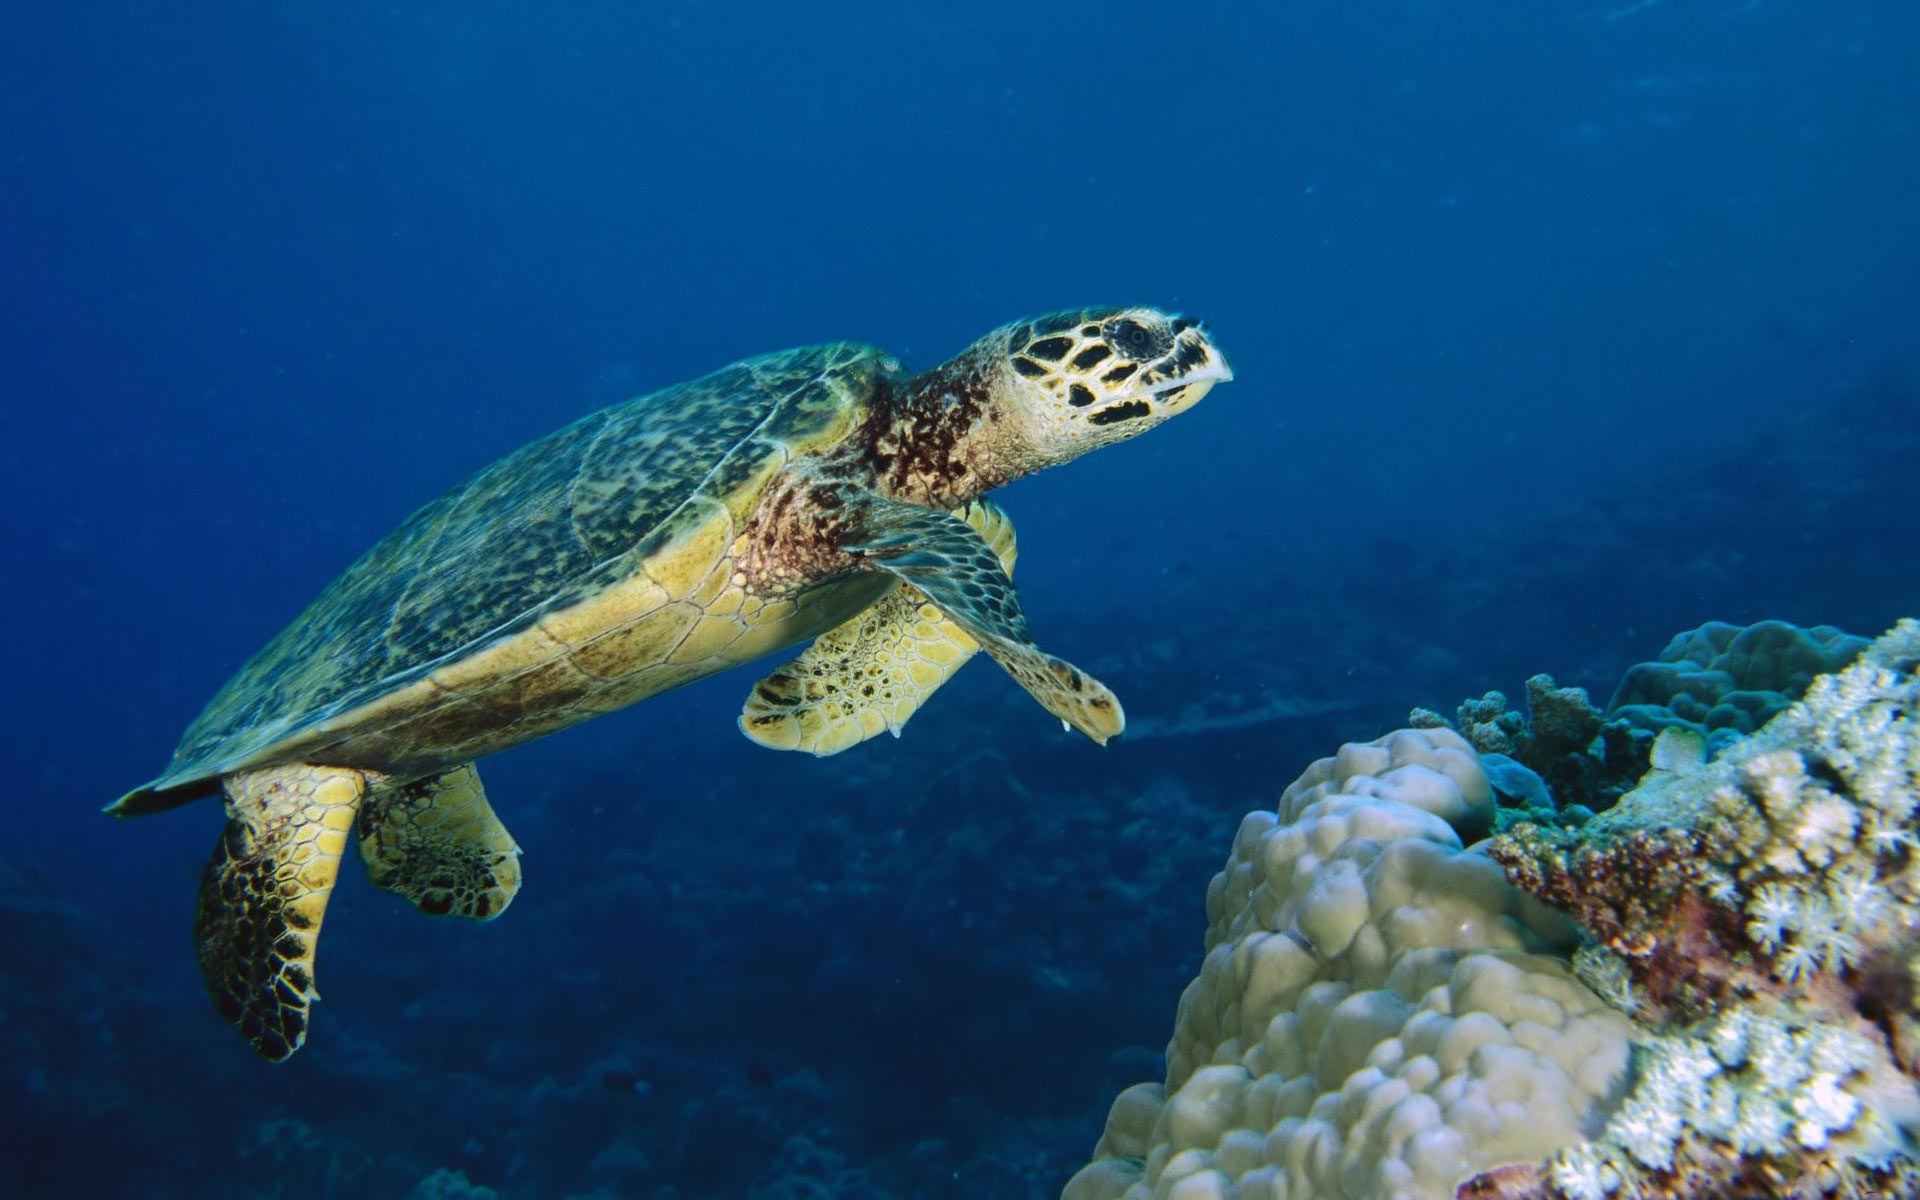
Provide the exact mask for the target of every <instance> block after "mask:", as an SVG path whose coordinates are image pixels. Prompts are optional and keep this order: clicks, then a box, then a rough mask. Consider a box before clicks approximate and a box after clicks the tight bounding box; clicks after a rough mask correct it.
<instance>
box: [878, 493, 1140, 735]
mask: <svg viewBox="0 0 1920 1200" xmlns="http://www.w3.org/2000/svg"><path fill="white" fill-rule="evenodd" d="M857 503H858V504H859V506H860V512H859V518H860V519H861V520H862V521H863V522H864V527H865V530H866V536H865V537H864V538H863V539H862V540H860V541H859V542H857V543H856V544H853V545H849V546H846V547H845V549H847V550H849V551H851V552H853V553H856V554H860V555H864V556H865V557H866V559H867V560H868V562H869V563H870V564H871V565H872V566H874V567H876V568H878V569H881V570H885V571H891V572H892V573H893V574H895V575H897V576H899V577H900V578H901V579H902V580H904V581H905V582H907V583H910V584H912V585H913V586H915V587H917V588H919V589H920V590H921V591H922V592H924V593H926V596H927V599H928V600H930V601H932V602H933V603H934V604H935V605H936V606H937V607H938V608H939V609H940V611H942V612H944V613H946V615H947V616H949V617H951V618H952V619H953V620H954V622H955V623H956V624H958V625H959V626H960V627H961V628H962V629H964V630H966V632H967V633H968V634H969V635H971V636H972V637H973V639H974V640H975V641H977V642H978V643H980V646H981V648H982V649H984V650H985V651H986V652H987V653H988V654H989V655H991V656H992V657H993V660H994V661H995V662H997V663H999V664H1000V666H1001V668H1002V669H1003V670H1005V671H1006V673H1007V674H1009V675H1011V676H1013V679H1014V682H1016V683H1018V684H1019V685H1020V686H1021V687H1023V688H1025V689H1027V692H1028V694H1030V695H1031V696H1032V697H1033V698H1034V699H1035V700H1038V701H1039V702H1040V707H1042V708H1044V709H1046V710H1047V711H1048V712H1050V713H1052V714H1053V715H1054V716H1056V717H1059V718H1060V720H1061V721H1063V722H1064V723H1065V724H1066V725H1067V726H1068V727H1069V728H1072V729H1078V730H1079V731H1080V732H1081V733H1084V734H1086V735H1087V736H1088V737H1090V738H1092V739H1093V740H1094V741H1096V742H1098V743H1100V744H1101V745H1103V746H1104V745H1106V744H1107V740H1108V739H1109V738H1112V737H1114V736H1116V735H1118V734H1119V733H1120V732H1121V731H1122V730H1123V729H1125V728H1126V723H1127V720H1126V715H1125V713H1124V712H1122V710H1121V708H1120V701H1119V700H1118V699H1117V698H1116V697H1115V696H1114V694H1113V693H1112V692H1111V691H1109V690H1108V689H1107V686H1106V685H1105V684H1103V683H1101V682H1100V681H1099V680H1097V679H1095V678H1094V677H1093V676H1091V675H1088V674H1087V673H1086V672H1084V671H1082V670H1080V669H1079V668H1078V667H1075V666H1074V665H1073V664H1071V663H1068V662H1064V661H1062V660H1061V659H1058V658H1055V657H1053V656H1052V655H1051V654H1048V653H1046V652H1045V651H1043V650H1041V649H1040V647H1038V646H1036V645H1035V644H1034V642H1033V634H1032V632H1031V631H1030V630H1029V629H1028V628H1027V618H1026V616H1025V615H1024V614H1022V613H1021V611H1020V597H1019V595H1018V593H1016V592H1015V591H1014V590H1013V582H1012V580H1010V579H1008V578H1007V575H1006V573H1005V572H1004V571H1002V570H1001V569H1000V560H999V559H998V558H997V557H996V556H995V554H994V551H993V548H992V547H990V546H989V545H988V544H987V542H986V540H985V539H983V538H982V537H981V536H980V534H979V533H978V532H977V531H976V530H975V529H974V528H973V527H972V526H971V525H969V524H968V523H967V522H966V521H963V520H961V519H960V518H959V517H955V516H952V515H950V514H948V513H944V512H939V511H937V510H935V509H930V508H921V507H920V506H918V505H914V504H902V503H900V502H898V501H894V500H886V499H883V498H881V497H878V496H872V495H868V496H866V497H864V498H863V499H861V500H860V501H858V502H857Z"/></svg>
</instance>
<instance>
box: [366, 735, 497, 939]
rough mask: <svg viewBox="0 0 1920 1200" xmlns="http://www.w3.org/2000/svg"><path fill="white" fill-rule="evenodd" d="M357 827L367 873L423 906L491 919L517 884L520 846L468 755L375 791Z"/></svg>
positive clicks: (441, 912)
mask: <svg viewBox="0 0 1920 1200" xmlns="http://www.w3.org/2000/svg"><path fill="white" fill-rule="evenodd" d="M359 828H360V859H361V861H362V862H364V863H366V864H367V876H368V878H370V879H372V880H373V882H374V885H375V886H376V887H383V888H386V889H387V890H388V891H390V892H396V893H398V894H400V895H402V896H405V897H406V898H407V899H408V900H410V901H412V903H413V905H414V907H416V908H418V909H419V910H420V911H421V912H424V913H429V914H431V915H433V916H437V917H438V916H449V915H450V916H456V917H468V918H471V919H473V920H477V921H485V920H490V919H492V918H494V917H497V916H499V915H500V914H501V913H503V912H505V911H506V908H507V905H509V904H511V903H513V898H514V896H515V895H516V894H517V893H518V892H519V891H520V847H519V846H518V845H516V844H514V840H513V835H512V834H510V833H508V832H507V827H506V826H505V825H502V824H501V823H500V818H499V817H497V816H495V815H494V812H493V806H492V805H490V804H488V803H487V793H486V790H485V789H484V788H482V787H481V786H480V772H478V771H476V770H474V769H473V764H472V763H466V764H464V765H462V766H458V767H455V768H453V769H452V770H451V771H442V772H441V773H440V774H438V775H430V776H428V777H427V778H425V779H420V780H416V781H415V782H413V783H409V784H404V785H401V786H399V787H392V788H383V789H380V790H378V791H376V792H374V793H373V795H371V796H369V797H368V798H367V802H366V803H365V804H364V805H362V806H361V808H360V822H359Z"/></svg>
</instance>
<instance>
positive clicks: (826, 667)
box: [740, 500, 1018, 758]
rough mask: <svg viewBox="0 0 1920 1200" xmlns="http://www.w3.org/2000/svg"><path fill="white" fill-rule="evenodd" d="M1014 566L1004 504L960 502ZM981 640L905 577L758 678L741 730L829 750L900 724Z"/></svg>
mask: <svg viewBox="0 0 1920 1200" xmlns="http://www.w3.org/2000/svg"><path fill="white" fill-rule="evenodd" d="M954 516H956V517H959V518H960V519H961V520H963V521H965V522H966V523H967V524H968V525H970V526H972V527H973V528H974V530H976V531H977V532H978V533H979V535H980V537H981V538H982V539H984V540H985V542H986V544H987V546H988V548H989V549H991V550H992V551H993V554H994V556H995V557H996V558H997V559H998V560H999V563H1000V569H1001V570H1002V571H1003V572H1004V573H1006V574H1007V575H1008V576H1011V575H1012V574H1013V562H1014V558H1015V557H1016V556H1017V554H1018V550H1017V548H1016V545H1015V540H1014V533H1013V522H1012V521H1010V520H1008V519H1007V514H1006V513H1004V512H1002V511H1001V510H1000V507H999V506H998V505H995V504H991V503H988V502H987V501H984V500H978V501H975V502H974V503H972V504H969V505H967V506H966V507H964V508H960V509H957V510H955V512H954ZM979 649H980V643H979V642H977V641H975V640H974V638H973V637H972V636H971V635H969V634H968V633H967V631H966V630H965V629H964V628H962V627H961V626H960V624H959V623H958V622H956V621H954V620H953V619H952V618H951V617H949V616H947V615H946V613H944V612H943V611H941V609H940V608H939V607H938V606H937V605H935V604H934V603H933V602H932V601H931V600H930V599H928V597H927V593H926V592H924V591H921V590H920V589H919V588H918V587H916V586H914V585H913V584H911V583H908V582H907V581H906V580H904V579H903V580H901V581H900V582H899V583H898V584H896V585H895V586H894V588H893V590H892V591H890V592H888V593H887V594H886V595H885V596H882V597H881V598H880V599H879V600H878V601H876V602H875V603H874V604H873V605H872V606H871V607H869V608H867V609H866V610H865V611H863V612H861V613H860V614H859V615H858V616H856V617H854V618H853V619H851V620H849V621H846V622H844V623H843V624H841V625H839V626H836V627H835V628H833V629H830V630H828V631H827V632H826V633H823V634H821V635H820V636H819V637H818V638H816V639H814V643H813V645H811V646H809V647H807V649H806V650H805V651H804V652H802V653H801V654H799V655H798V656H797V657H795V658H794V659H792V660H791V661H790V662H787V663H785V664H783V665H782V666H781V667H780V669H779V670H777V671H775V672H774V673H773V674H771V675H769V676H767V677H766V678H765V679H762V680H761V681H760V682H759V683H757V684H755V685H754V688H753V691H752V692H750V693H748V695H747V703H746V706H745V707H744V708H743V709H742V710H741V713H740V731H741V732H742V733H744V734H746V735H747V736H748V737H750V738H752V739H753V740H754V741H756V742H759V743H760V744H761V745H763V746H769V747H771V748H773V749H775V750H804V751H806V752H807V753H809V754H813V755H817V756H819V757H823V758H824V757H825V756H827V755H829V754H838V753H840V751H842V750H845V749H847V748H848V747H849V746H857V745H859V744H860V743H861V742H864V741H866V740H867V739H868V738H870V737H873V736H874V735H875V734H878V733H881V732H883V731H884V732H889V733H892V734H893V735H894V736H895V737H898V736H899V734H900V728H901V726H903V725H905V724H906V723H907V719H908V718H910V717H912V716H913V714H914V713H916V712H918V711H919V710H920V706H921V705H923V704H925V703H926V702H927V699H928V697H930V696H932V695H933V693H934V692H935V691H936V690H938V689H939V687H940V685H941V684H943V683H945V682H946V681H947V680H949V679H951V678H953V673H954V672H955V671H958V670H959V669H960V668H961V667H962V666H964V665H966V662H967V660H968V659H970V658H972V657H973V656H974V654H975V652H977V651H978V650H979Z"/></svg>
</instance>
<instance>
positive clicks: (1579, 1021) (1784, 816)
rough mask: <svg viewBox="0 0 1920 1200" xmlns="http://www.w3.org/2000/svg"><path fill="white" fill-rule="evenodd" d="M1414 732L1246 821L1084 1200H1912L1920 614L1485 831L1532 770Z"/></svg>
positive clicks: (1918, 1071)
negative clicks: (1596, 787) (1158, 1053)
mask: <svg viewBox="0 0 1920 1200" xmlns="http://www.w3.org/2000/svg"><path fill="white" fill-rule="evenodd" d="M1769 638H1770V639H1771V643H1772V644H1791V639H1786V638H1784V637H1783V636H1782V635H1780V634H1779V633H1778V631H1771V632H1770V633H1769ZM1747 640H1748V642H1755V641H1757V639H1754V638H1749V639H1747ZM1827 640H1828V641H1831V640H1832V639H1831V638H1828V639H1827ZM1532 690H1533V691H1536V692H1538V693H1539V694H1540V695H1541V696H1543V697H1547V696H1551V697H1556V699H1554V700H1553V701H1552V702H1553V703H1555V704H1559V703H1560V702H1561V701H1563V700H1567V697H1566V696H1564V695H1561V693H1563V692H1567V691H1571V689H1554V688H1553V687H1552V685H1551V681H1544V682H1543V683H1542V684H1541V685H1540V686H1538V687H1535V688H1533V689H1532ZM1581 700H1582V701H1583V702H1584V697H1581ZM1568 703H1569V704H1570V703H1571V701H1568ZM1569 711H1570V710H1569ZM1476 715H1477V716H1478V717H1480V718H1482V720H1481V723H1482V724H1487V723H1490V722H1491V721H1492V720H1493V718H1492V715H1491V713H1490V712H1477V713H1476ZM1422 723H1423V724H1425V725H1426V726H1427V727H1426V728H1423V729H1419V730H1403V731H1401V732H1399V733H1396V734H1391V735H1388V736H1387V737H1385V738H1382V739H1379V740H1378V741H1376V742H1373V743H1368V744H1352V745H1348V746H1345V747H1343V748H1342V749H1341V751H1340V753H1339V754H1338V755H1336V756H1335V757H1334V758H1330V759H1323V760H1321V761H1320V762H1318V763H1316V764H1314V766H1313V767H1312V768H1310V769H1309V770H1308V772H1307V773H1306V774H1305V775H1304V776H1302V777H1301V779H1300V780H1299V781H1298V782H1296V783H1295V784H1294V785H1293V786H1291V787H1289V788H1288V789H1287V791H1286V792H1285V794H1284V795H1283V796H1282V798H1281V801H1280V804H1279V809H1278V812H1277V813H1255V814H1252V815H1250V816H1249V817H1248V818H1247V819H1246V821H1245V822H1244V823H1243V824H1242V827H1241V830H1240V833H1239V835H1238V836H1237V837H1236V838H1235V842H1234V848H1233V852H1232V856H1231V858H1230V859H1229V862H1228V864H1227V867H1226V869H1225V870H1224V871H1223V872H1222V873H1221V874H1220V875H1218V876H1216V877H1215V879H1214V881H1213V884H1212V886H1211V887H1210V888H1209V890H1208V897H1207V907H1208V915H1209V928H1208V934H1207V947H1208V953H1207V956H1206V960H1205V962H1204V964H1203V966H1202V969H1201V972H1200V975H1199V977H1198V978H1197V979H1195V980H1194V982H1193V983H1192V984H1191V985H1189V987H1188V989H1187V992H1186V994H1185V995H1184V996H1183V997H1182V999H1181V1004H1180V1011H1179V1014H1178V1016H1177V1018H1176V1024H1175V1031H1174V1036H1173V1040H1172V1043H1171V1044H1170V1046H1169V1048H1168V1054H1167V1064H1168V1070H1167V1077H1166V1080H1165V1082H1164V1084H1143V1085H1139V1086H1136V1087H1134V1088H1131V1089H1129V1090H1128V1091H1126V1092H1124V1093H1122V1094H1121V1096H1120V1098H1119V1099H1118V1100H1117V1101H1116V1102H1115V1103H1114V1106H1113V1110H1112V1112H1111V1113H1110V1114H1109V1118H1108V1123H1107V1129H1106V1133H1105V1135H1104V1136H1103V1137H1102V1139H1101V1142H1100V1145H1099V1147H1098V1148H1097V1150H1096V1153H1095V1161H1094V1162H1093V1163H1092V1164H1091V1165H1089V1166H1088V1167H1086V1168H1084V1169H1082V1170H1081V1171H1080V1172H1079V1173H1078V1174H1077V1175H1075V1177H1074V1178H1073V1180H1072V1181H1071V1182H1070V1183H1069V1184H1068V1185H1067V1188H1066V1191H1065V1193H1064V1200H1146V1198H1148V1197H1153V1198H1155V1200H1162V1198H1164V1200H1256V1198H1258V1200H1315V1198H1323V1197H1324V1198H1339V1200H1371V1198H1376V1197H1377V1198H1380V1200H1444V1198H1447V1197H1454V1196H1461V1197H1496V1196H1497V1197H1502V1198H1505V1200H1520V1198H1535V1200H1625V1198H1637V1200H1654V1198H1659V1197H1690V1198H1700V1200H1705V1198H1709V1197H1727V1198H1730V1200H1731V1198H1735V1197H1739V1198H1745V1197H1768V1196H1779V1197H1814V1196H1826V1195H1832V1196H1845V1197H1887V1198H1892V1197H1912V1196H1920V1168H1917V1167H1916V1161H1917V1158H1916V1149H1915V1146H1916V1143H1915V1136H1916V1132H1920V1087H1917V1086H1916V1078H1920V837H1917V836H1916V818H1917V817H1920V813H1916V807H1917V806H1920V623H1916V622H1914V621H1904V622H1902V623H1901V624H1900V625H1899V626H1898V627H1896V628H1895V629H1894V630H1893V631H1892V632H1890V633H1889V634H1887V635H1886V636H1885V637H1883V638H1881V639H1880V640H1879V641H1877V642H1875V643H1873V644H1872V646H1870V647H1869V648H1868V649H1867V650H1866V651H1865V652H1864V653H1863V654H1861V655H1860V656H1859V658H1858V660H1857V661H1854V662H1853V663H1852V665H1851V666H1848V667H1846V668H1845V669H1843V670H1840V671H1837V672H1835V673H1832V674H1828V675H1822V676H1820V677H1819V678H1817V679H1815V680H1813V682H1812V684H1811V686H1810V687H1808V688H1807V689H1806V694H1805V696H1804V697H1803V698H1801V699H1799V700H1798V701H1796V702H1792V703H1790V704H1788V705H1787V706H1786V707H1785V708H1784V709H1782V710H1780V711H1779V712H1778V715H1776V716H1774V718H1773V719H1772V720H1771V721H1770V722H1769V723H1768V724H1767V725H1766V726H1765V727H1764V728H1762V729H1760V730H1759V731H1757V732H1755V733H1752V734H1750V735H1747V736H1745V737H1741V738H1737V739H1733V740H1731V741H1727V742H1724V743H1723V746H1724V749H1723V751H1722V753H1721V754H1720V755H1719V757H1717V758H1714V759H1711V760H1709V759H1708V758H1706V756H1705V755H1704V753H1702V752H1701V751H1702V750H1703V749H1704V743H1703V742H1702V741H1701V740H1700V739H1699V738H1698V737H1697V735H1688V736H1690V737H1691V741H1690V742H1689V744H1688V745H1685V746H1682V745H1677V744H1674V745H1668V746H1667V747H1666V749H1665V750H1664V751H1662V752H1659V753H1655V754H1653V755H1652V758H1653V763H1654V766H1653V768H1652V769H1650V770H1648V771H1647V773H1646V775H1645V777H1644V779H1643V781H1642V782H1641V784H1640V785H1639V786H1638V787H1636V788H1634V789H1633V790H1632V791H1630V792H1628V793H1627V794H1626V795H1625V796H1623V797H1621V798H1620V800H1619V802H1618V803H1617V804H1614V805H1612V806H1611V807H1609V808H1607V810H1606V811H1603V812H1601V813H1600V815H1599V816H1597V817H1594V818H1592V819H1591V820H1580V821H1577V822H1567V821H1560V822H1533V821H1522V822H1520V823H1517V824H1516V823H1511V822H1508V823H1507V824H1508V825H1509V827H1508V828H1507V829H1506V830H1505V832H1503V833H1500V834H1499V835H1498V836H1496V837H1494V838H1493V839H1491V840H1490V841H1487V842H1482V843H1478V844H1476V845H1472V846H1467V845H1463V843H1462V838H1461V834H1460V830H1462V829H1467V830H1479V829H1485V828H1487V827H1489V825H1490V824H1491V823H1492V822H1493V819H1494V815H1495V814H1493V812H1492V811H1491V810H1492V807H1493V804H1494V798H1493V793H1492V789H1491V788H1490V786H1489V783H1488V770H1487V769H1484V768H1483V761H1484V763H1485V764H1487V765H1488V766H1491V767H1493V768H1494V769H1495V770H1497V771H1499V772H1502V773H1506V772H1510V771H1513V770H1518V771H1522V772H1524V770H1525V768H1522V767H1519V765H1518V764H1516V763H1513V762H1512V761H1511V760H1506V759H1502V758H1498V757H1497V756H1492V757H1489V758H1487V759H1485V760H1483V759H1482V758H1481V757H1480V756H1479V755H1477V754H1476V753H1475V752H1474V749H1473V747H1472V746H1470V745H1469V744H1468V743H1467V742H1466V741H1464V740H1463V739H1461V738H1460V736H1459V735H1457V734H1455V733H1454V732H1452V731H1451V730H1450V729H1445V728H1436V727H1434V725H1433V723H1432V722H1431V721H1427V722H1422ZM1503 732H1506V733H1508V734H1509V735H1510V736H1511V735H1516V734H1523V733H1524V731H1521V730H1503ZM1648 736H1649V740H1650V735H1648ZM1600 737H1601V735H1600V733H1599V732H1598V730H1596V732H1595V734H1594V739H1595V741H1594V745H1595V746H1596V747H1597V746H1598V745H1599V741H1600ZM1511 744H1513V745H1515V746H1516V747H1518V746H1519V745H1521V744H1522V742H1521V741H1520V740H1518V739H1516V740H1515V741H1514V742H1513V743H1511ZM1596 753H1597V751H1596ZM1589 775H1590V777H1596V778H1597V776H1594V775H1592V773H1589ZM1579 777H1580V774H1579V772H1573V773H1571V774H1567V773H1562V778H1561V780H1560V782H1561V783H1562V784H1563V786H1564V783H1565V781H1566V780H1568V779H1575V778H1579ZM1542 790H1544V789H1542ZM1555 798H1556V800H1557V801H1558V804H1559V806H1560V807H1561V808H1562V809H1563V810H1566V809H1571V808H1574V807H1575V806H1577V805H1583V804H1585V803H1586V802H1587V801H1588V800H1590V799H1591V800H1593V801H1595V802H1596V806H1605V805H1606V804H1607V800H1606V799H1605V798H1603V797H1598V796H1595V797H1586V796H1580V795H1567V794H1559V795H1557V796H1556V797H1555ZM1503 868H1504V870H1503ZM1541 902H1544V906H1543V905H1542V903H1541ZM1549 907H1550V908H1552V909H1559V910H1561V912H1563V913H1565V914H1566V915H1567V916H1570V917H1571V918H1572V919H1573V921H1574V922H1576V923H1577V928H1576V927H1574V926H1571V925H1568V924H1565V923H1563V922H1562V921H1560V920H1557V919H1556V917H1557V914H1555V913H1553V912H1550V911H1548V908H1549Z"/></svg>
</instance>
